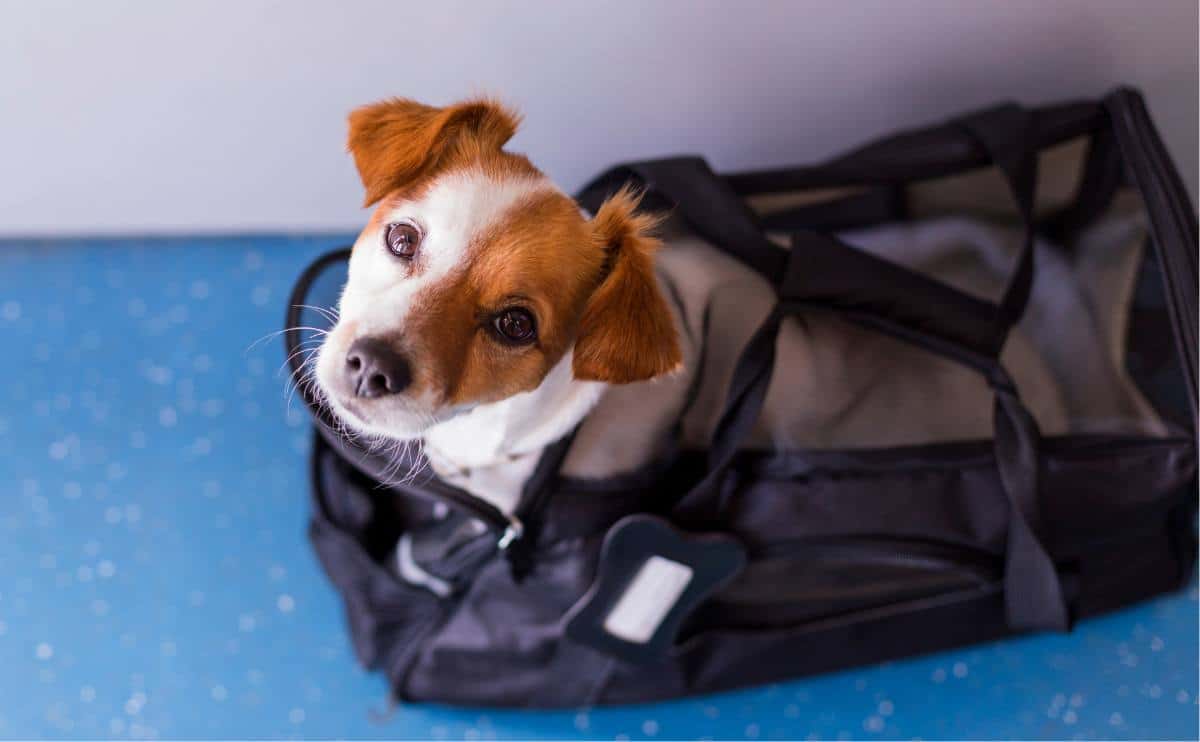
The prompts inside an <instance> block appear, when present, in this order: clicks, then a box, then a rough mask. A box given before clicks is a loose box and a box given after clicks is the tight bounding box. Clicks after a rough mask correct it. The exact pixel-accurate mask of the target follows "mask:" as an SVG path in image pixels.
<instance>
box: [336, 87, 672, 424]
mask: <svg viewBox="0 0 1200 742" xmlns="http://www.w3.org/2000/svg"><path fill="white" fill-rule="evenodd" d="M516 126H517V117H516V115H515V114H513V113H512V112H511V111H510V110H508V109H506V108H504V107H502V106H500V105H498V104H496V103H494V102H491V101H468V102H465V103H460V104H457V105H453V106H449V107H446V108H433V107H430V106H425V105H421V104H419V103H415V102H413V101H409V100H401V99H395V100H389V101H384V102H381V103H376V104H374V105H369V106H366V107H363V108H360V109H358V110H356V111H354V112H353V113H352V114H351V115H350V136H349V149H350V152H351V154H352V155H353V156H354V162H355V164H356V165H357V167H358V172H359V175H360V176H361V177H362V181H363V185H364V186H365V188H366V205H368V206H370V205H372V204H378V206H377V207H376V209H375V211H374V213H373V215H372V216H371V219H370V221H369V222H368V223H367V226H366V228H365V229H364V230H363V231H362V233H361V234H360V235H359V237H358V240H357V241H356V242H355V245H354V250H353V253H352V255H351V258H350V268H349V279H348V282H347V284H346V287H345V289H344V291H343V293H342V297H341V304H340V317H339V319H338V322H337V324H336V326H335V327H334V328H333V329H332V330H331V331H330V332H329V334H328V335H327V336H326V338H325V341H324V343H323V345H322V347H321V351H320V354H319V357H318V361H317V367H316V378H317V382H318V384H319V386H320V388H321V390H322V392H323V396H324V397H325V399H326V400H327V402H328V403H329V404H330V406H331V407H332V408H333V411H334V413H335V414H337V415H338V417H340V418H341V419H342V420H343V422H345V423H346V424H347V425H348V426H349V427H351V428H352V429H355V430H359V431H362V432H365V433H369V434H376V435H383V436H387V437H392V438H401V439H403V438H412V437H416V436H419V435H420V434H421V433H422V432H423V431H424V430H425V429H426V428H427V427H429V426H430V425H432V424H435V423H437V422H440V421H443V420H446V419H448V418H450V417H453V416H454V415H455V414H457V413H460V412H463V411H466V410H469V409H471V408H473V407H475V406H477V405H480V404H486V403H490V402H496V401H499V400H501V399H504V398H507V397H510V396H512V395H515V394H519V393H522V392H527V391H530V390H533V389H535V388H537V387H538V385H539V384H541V382H542V380H543V378H544V377H545V376H546V374H547V372H548V371H549V370H550V369H551V368H553V367H554V366H555V364H557V363H558V362H559V361H561V360H562V359H563V358H564V357H565V355H566V354H567V353H568V352H571V353H573V355H572V357H571V366H572V370H573V373H574V376H575V378H577V379H580V380H593V381H603V382H608V383H614V384H621V383H628V382H634V381H640V380H644V379H649V378H652V377H655V376H658V375H660V374H663V373H666V372H668V371H670V370H672V369H673V368H675V367H676V366H677V365H678V364H679V362H680V351H679V347H678V341H677V338H676V335H675V329H674V324H673V321H672V319H671V315H670V313H669V311H668V309H667V306H666V304H665V302H664V301H663V298H662V296H661V295H660V293H659V289H658V285H657V282H656V280H655V277H654V269H653V251H654V250H655V248H656V247H657V244H658V243H657V242H656V241H655V240H654V239H652V238H651V237H650V236H649V234H648V231H649V230H650V228H651V227H652V226H653V219H651V218H649V217H647V216H645V215H642V214H638V213H636V211H635V209H636V207H637V202H638V199H637V197H636V196H635V195H634V194H633V193H632V192H630V191H628V190H623V191H621V192H620V193H618V194H616V195H615V196H613V197H612V198H610V199H609V200H607V201H606V202H605V203H604V204H603V206H601V208H600V209H599V210H598V211H597V213H596V215H595V217H594V218H592V219H590V220H589V219H586V218H585V217H584V216H583V215H582V214H581V213H580V210H579V207H578V206H577V205H576V203H575V202H574V201H573V200H572V199H571V198H569V197H568V196H567V195H565V194H564V193H563V192H562V191H560V190H559V189H558V188H556V187H555V186H554V185H553V184H552V183H551V182H550V181H549V180H548V179H547V178H546V177H545V176H544V175H543V174H542V173H541V172H539V171H538V170H537V169H536V168H535V167H533V165H531V164H530V162H529V161H528V160H527V159H526V158H525V157H523V156H521V155H517V154H513V153H510V152H506V151H504V149H503V146H504V144H505V143H506V142H507V141H508V140H509V138H510V137H512V135H513V134H514V133H515V131H516Z"/></svg>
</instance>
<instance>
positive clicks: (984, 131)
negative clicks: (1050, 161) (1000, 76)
mask: <svg viewBox="0 0 1200 742" xmlns="http://www.w3.org/2000/svg"><path fill="white" fill-rule="evenodd" d="M958 124H959V126H960V127H961V128H962V129H963V130H964V131H965V132H966V133H967V134H968V136H970V137H971V138H972V139H974V140H975V141H976V142H978V143H979V145H980V146H981V147H982V148H983V149H984V150H985V151H986V152H987V153H988V156H989V159H991V161H992V163H993V164H994V165H995V166H996V167H997V168H998V169H999V170H1000V172H1001V173H1002V174H1003V175H1004V179H1005V181H1006V182H1007V184H1008V187H1009V191H1010V192H1011V193H1012V197H1013V201H1014V202H1015V203H1016V206H1017V212H1018V213H1019V214H1020V217H1021V222H1022V225H1023V227H1024V232H1025V234H1024V236H1023V238H1022V243H1021V250H1020V252H1019V253H1018V255H1017V263H1016V267H1015V268H1014V269H1013V272H1012V276H1011V277H1010V278H1009V280H1008V285H1007V286H1006V287H1005V289H1004V294H1003V295H1002V297H1001V299H1000V304H999V306H998V307H997V310H996V318H995V326H994V327H993V329H992V335H991V337H990V339H989V345H990V347H991V348H992V349H993V352H994V353H995V354H996V356H999V354H1000V350H1001V349H1002V348H1003V347H1004V342H1005V340H1007V339H1008V333H1009V331H1010V330H1011V329H1012V327H1013V325H1015V324H1017V322H1019V321H1020V319H1021V316H1022V315H1023V314H1024V313H1025V307H1026V305H1027V304H1029V294H1030V292H1031V291H1032V289H1033V273H1034V238H1035V225H1034V219H1033V203H1034V190H1035V189H1036V187H1037V149H1036V146H1035V143H1034V136H1035V134H1034V123H1033V115H1032V114H1031V113H1030V112H1029V111H1028V110H1026V109H1025V108H1022V107H1021V106H1018V105H1016V104H1012V103H1008V104H1004V105H1000V106H997V107H995V108H991V109H988V110H985V111H980V112H978V113H974V114H968V115H967V116H964V117H962V118H961V119H959V120H958Z"/></svg>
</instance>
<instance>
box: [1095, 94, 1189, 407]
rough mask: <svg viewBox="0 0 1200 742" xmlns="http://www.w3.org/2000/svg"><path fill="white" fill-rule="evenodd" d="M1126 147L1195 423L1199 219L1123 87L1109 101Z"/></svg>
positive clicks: (1135, 100)
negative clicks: (1151, 235) (1159, 265)
mask: <svg viewBox="0 0 1200 742" xmlns="http://www.w3.org/2000/svg"><path fill="white" fill-rule="evenodd" d="M1105 105H1106V108H1107V109H1108V111H1109V113H1110V115H1111V117H1112V119H1113V130H1114V132H1115V133H1116V135H1117V142H1118V145H1119V146H1120V148H1121V153H1122V156H1123V157H1122V159H1123V160H1124V164H1125V167H1126V171H1127V172H1128V173H1129V174H1130V175H1132V177H1133V181H1134V185H1135V186H1136V187H1137V190H1138V192H1139V193H1140V194H1141V196H1142V201H1143V202H1144V204H1145V206H1146V211H1147V213H1148V214H1149V216H1150V224H1151V229H1152V231H1153V233H1154V237H1155V240H1154V243H1155V245H1156V246H1157V248H1158V250H1157V252H1158V256H1159V259H1160V262H1161V263H1162V270H1161V273H1162V280H1163V287H1164V289H1165V293H1166V295H1167V309H1168V314H1169V315H1170V318H1171V325H1172V327H1173V328H1174V331H1175V338H1176V342H1177V345H1178V347H1177V350H1178V351H1179V360H1180V365H1181V367H1182V368H1183V371H1184V375H1185V376H1186V385H1187V391H1188V396H1189V399H1190V401H1191V403H1192V409H1191V412H1192V421H1193V423H1195V422H1196V419H1197V406H1196V402H1197V393H1196V383H1197V381H1196V370H1197V368H1196V367H1197V357H1196V356H1197V346H1198V344H1200V341H1198V339H1197V311H1198V307H1197V299H1196V294H1195V293H1193V290H1194V289H1195V287H1196V285H1197V265H1196V260H1197V258H1196V244H1197V237H1196V231H1197V230H1196V219H1195V214H1194V213H1193V212H1192V208H1191V202H1190V201H1189V200H1188V198H1187V196H1186V195H1185V190H1184V188H1183V184H1182V182H1181V181H1180V179H1179V173H1178V171H1176V169H1175V167H1174V165H1173V164H1172V162H1171V159H1170V157H1169V155H1168V154H1167V152H1166V149H1165V147H1164V146H1163V143H1162V139H1161V138H1160V137H1159V136H1158V132H1157V131H1156V130H1155V128H1154V123H1153V122H1152V121H1151V120H1150V115H1149V113H1148V112H1147V111H1146V106H1145V103H1144V102H1143V100H1142V97H1141V96H1140V95H1139V94H1138V93H1136V92H1135V91H1133V90H1130V89H1127V88H1122V89H1119V90H1117V91H1116V92H1115V93H1113V94H1111V95H1110V96H1109V97H1108V98H1107V99H1106V101H1105Z"/></svg>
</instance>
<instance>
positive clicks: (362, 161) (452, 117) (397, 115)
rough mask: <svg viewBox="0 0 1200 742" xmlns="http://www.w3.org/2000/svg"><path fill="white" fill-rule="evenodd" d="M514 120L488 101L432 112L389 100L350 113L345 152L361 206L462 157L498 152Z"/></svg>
mask: <svg viewBox="0 0 1200 742" xmlns="http://www.w3.org/2000/svg"><path fill="white" fill-rule="evenodd" d="M519 120H520V119H519V117H518V116H517V114H516V113H515V112H513V111H512V110H510V109H508V108H505V107H504V106H502V105H501V104H499V103H497V102H495V101H491V100H469V101H464V102H462V103H457V104H455V105H452V106H447V107H445V108H434V107H433V106H426V105H423V104H421V103H417V102H416V101H411V100H407V99H404V98H392V99H390V100H385V101H380V102H378V103H372V104H371V105H368V106H363V107H362V108H358V109H355V110H354V111H353V112H352V113H351V114H350V136H349V138H348V140H347V148H348V149H349V150H350V154H352V155H353V156H354V164H355V166H357V167H358V175H359V177H360V178H362V182H363V187H364V188H366V191H367V195H366V203H365V204H364V205H365V206H370V205H371V204H373V203H375V202H377V201H379V199H381V198H383V197H384V196H386V195H387V194H388V192H389V191H392V190H395V189H397V188H400V187H403V186H405V185H408V184H410V183H412V182H413V181H415V180H417V179H418V178H422V177H425V176H428V175H430V174H431V173H433V172H436V171H437V170H440V169H442V168H445V167H447V166H448V165H450V164H452V163H453V162H455V161H457V160H459V159H461V158H470V157H478V156H480V155H481V154H484V153H486V152H489V151H496V152H498V151H499V150H500V148H501V147H503V146H504V143H505V142H507V141H508V140H509V139H511V138H512V136H513V134H515V133H516V131H517V124H518V123H519Z"/></svg>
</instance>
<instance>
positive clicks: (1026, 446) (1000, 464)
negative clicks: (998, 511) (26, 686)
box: [991, 365, 1070, 631]
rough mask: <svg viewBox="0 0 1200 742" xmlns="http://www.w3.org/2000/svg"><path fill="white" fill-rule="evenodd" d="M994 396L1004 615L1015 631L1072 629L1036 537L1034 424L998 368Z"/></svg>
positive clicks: (1051, 563)
mask: <svg viewBox="0 0 1200 742" xmlns="http://www.w3.org/2000/svg"><path fill="white" fill-rule="evenodd" d="M991 383H992V388H993V389H994V390H995V392H996V402H995V406H994V411H993V413H992V414H993V418H994V420H995V423H994V424H995V437H996V440H995V446H996V468H997V470H998V471H999V474H1000V482H1001V484H1002V485H1003V486H1004V494H1005V496H1006V497H1007V498H1008V506H1009V519H1008V539H1007V541H1006V543H1005V558H1004V609H1005V614H1006V617H1007V619H1008V625H1009V627H1011V628H1013V629H1053V630H1058V631H1065V630H1066V629H1067V628H1069V626H1070V619H1069V616H1068V612H1067V604H1066V601H1065V599H1064V597H1063V590H1062V585H1061V584H1060V582H1059V576H1058V571H1057V570H1056V569H1055V566H1054V561H1053V560H1052V559H1051V558H1050V555H1049V554H1048V553H1047V552H1046V548H1045V547H1044V546H1043V545H1042V542H1041V541H1040V540H1039V537H1038V534H1040V533H1042V532H1043V529H1042V524H1041V512H1040V509H1039V506H1038V478H1039V474H1040V471H1041V467H1040V466H1039V455H1038V441H1039V439H1040V437H1041V435H1040V432H1039V431H1038V427H1037V422H1035V421H1034V419H1033V416H1031V415H1030V414H1029V412H1028V410H1026V409H1025V406H1024V405H1022V404H1021V401H1020V399H1019V398H1018V397H1017V393H1016V388H1015V387H1014V386H1013V384H1012V382H1011V381H1010V380H1008V378H1007V375H1005V374H1004V372H1003V371H1002V369H1001V368H1000V366H999V365H997V366H996V369H995V373H994V375H993V377H992V379H991Z"/></svg>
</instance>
